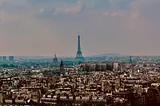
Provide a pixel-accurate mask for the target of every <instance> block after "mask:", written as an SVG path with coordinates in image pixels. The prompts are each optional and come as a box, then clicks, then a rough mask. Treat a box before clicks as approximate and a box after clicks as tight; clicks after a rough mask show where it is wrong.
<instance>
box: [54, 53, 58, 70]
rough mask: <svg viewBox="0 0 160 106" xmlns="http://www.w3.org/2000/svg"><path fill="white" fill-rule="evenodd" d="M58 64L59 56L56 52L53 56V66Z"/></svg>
mask: <svg viewBox="0 0 160 106" xmlns="http://www.w3.org/2000/svg"><path fill="white" fill-rule="evenodd" d="M58 65H59V62H58V58H57V56H56V54H55V55H54V57H53V66H54V67H57V66H58Z"/></svg>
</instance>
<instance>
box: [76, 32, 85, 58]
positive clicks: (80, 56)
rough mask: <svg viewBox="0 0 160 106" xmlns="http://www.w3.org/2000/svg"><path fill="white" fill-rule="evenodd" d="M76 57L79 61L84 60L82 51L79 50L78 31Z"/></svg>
mask: <svg viewBox="0 0 160 106" xmlns="http://www.w3.org/2000/svg"><path fill="white" fill-rule="evenodd" d="M76 59H78V60H80V61H84V57H83V55H82V51H81V39H80V35H79V33H78V50H77V55H76Z"/></svg>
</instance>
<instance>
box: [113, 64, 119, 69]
mask: <svg viewBox="0 0 160 106" xmlns="http://www.w3.org/2000/svg"><path fill="white" fill-rule="evenodd" d="M113 70H114V71H118V70H119V63H118V62H113Z"/></svg>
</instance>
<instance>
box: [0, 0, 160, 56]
mask: <svg viewBox="0 0 160 106" xmlns="http://www.w3.org/2000/svg"><path fill="white" fill-rule="evenodd" d="M77 32H80V35H81V39H82V42H81V43H82V50H83V54H84V55H92V54H103V53H121V54H131V55H149V54H152V55H158V54H160V47H159V46H160V0H0V55H21V56H22V55H29V56H30V55H32V56H35V55H36V56H40V55H48V56H51V55H52V54H54V53H56V54H57V55H58V56H75V55H76V50H77Z"/></svg>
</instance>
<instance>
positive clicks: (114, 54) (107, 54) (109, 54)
mask: <svg viewBox="0 0 160 106" xmlns="http://www.w3.org/2000/svg"><path fill="white" fill-rule="evenodd" d="M103 56H105V57H106V56H108V57H115V56H121V55H120V54H117V53H106V54H99V55H92V56H88V57H103Z"/></svg>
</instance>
